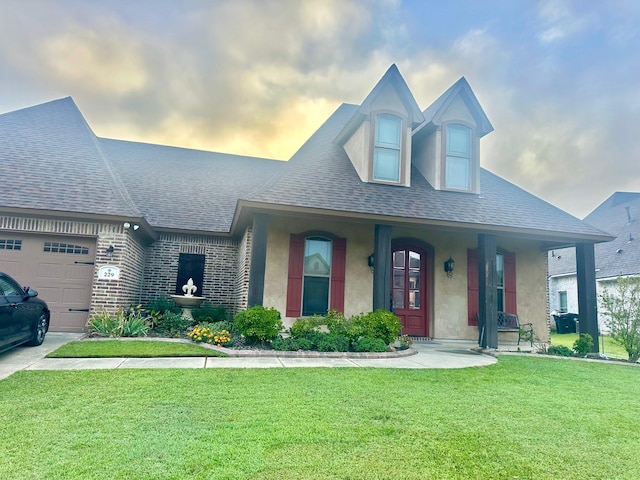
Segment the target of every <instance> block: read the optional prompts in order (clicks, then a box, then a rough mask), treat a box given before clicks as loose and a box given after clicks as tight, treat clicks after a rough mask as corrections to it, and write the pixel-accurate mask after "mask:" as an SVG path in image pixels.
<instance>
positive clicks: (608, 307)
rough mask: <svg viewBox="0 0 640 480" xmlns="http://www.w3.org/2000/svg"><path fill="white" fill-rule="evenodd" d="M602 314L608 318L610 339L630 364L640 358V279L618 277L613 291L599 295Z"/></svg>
mask: <svg viewBox="0 0 640 480" xmlns="http://www.w3.org/2000/svg"><path fill="white" fill-rule="evenodd" d="M600 303H601V305H602V313H603V314H604V315H606V316H608V317H609V320H608V321H607V324H608V326H609V329H610V330H611V338H612V339H613V340H615V341H616V342H617V343H619V344H620V345H622V346H623V347H624V349H625V350H626V352H627V355H628V356H629V361H630V362H633V363H635V362H637V361H638V358H640V279H638V278H622V277H618V279H617V280H616V283H615V288H614V290H613V291H611V292H608V291H605V292H604V293H603V294H602V295H600Z"/></svg>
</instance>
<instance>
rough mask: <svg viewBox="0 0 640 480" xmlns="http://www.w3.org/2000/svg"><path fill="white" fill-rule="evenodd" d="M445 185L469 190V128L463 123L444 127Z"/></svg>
mask: <svg viewBox="0 0 640 480" xmlns="http://www.w3.org/2000/svg"><path fill="white" fill-rule="evenodd" d="M445 162H446V163H445V187H446V188H451V189H455V190H471V129H470V128H469V127H466V126H464V125H448V126H447V128H446V160H445Z"/></svg>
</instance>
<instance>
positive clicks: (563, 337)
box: [551, 332, 629, 360]
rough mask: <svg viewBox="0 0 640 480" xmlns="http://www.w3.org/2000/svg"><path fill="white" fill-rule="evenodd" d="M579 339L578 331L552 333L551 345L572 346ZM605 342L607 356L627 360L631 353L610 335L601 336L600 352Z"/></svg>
mask: <svg viewBox="0 0 640 480" xmlns="http://www.w3.org/2000/svg"><path fill="white" fill-rule="evenodd" d="M577 339H578V334H577V333H562V334H558V333H553V332H552V333H551V345H564V346H566V347H569V348H572V347H573V343H574V342H575V341H576V340H577ZM603 342H604V353H605V355H607V357H610V358H620V359H623V360H627V359H628V358H629V355H628V354H627V352H626V350H625V349H624V348H623V347H622V346H621V345H620V344H619V343H617V342H615V341H614V340H613V339H612V338H611V337H609V336H608V335H607V336H605V335H601V336H600V352H601V353H602V352H603V348H602V347H603Z"/></svg>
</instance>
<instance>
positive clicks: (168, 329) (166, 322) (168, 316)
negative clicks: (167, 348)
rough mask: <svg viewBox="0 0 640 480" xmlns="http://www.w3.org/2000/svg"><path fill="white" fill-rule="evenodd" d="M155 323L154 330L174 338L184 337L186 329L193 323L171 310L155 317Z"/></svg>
mask: <svg viewBox="0 0 640 480" xmlns="http://www.w3.org/2000/svg"><path fill="white" fill-rule="evenodd" d="M154 323H155V326H154V328H153V330H154V331H155V332H156V333H158V334H159V335H163V336H166V337H173V338H178V337H182V336H183V335H184V333H185V331H186V330H187V329H188V328H189V327H190V326H191V325H192V323H191V321H190V320H188V319H186V318H184V317H183V316H182V315H181V314H179V313H173V312H170V311H167V312H164V313H163V314H161V315H158V316H157V317H156V318H155V319H154Z"/></svg>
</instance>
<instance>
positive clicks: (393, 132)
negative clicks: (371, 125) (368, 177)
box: [373, 114, 402, 182]
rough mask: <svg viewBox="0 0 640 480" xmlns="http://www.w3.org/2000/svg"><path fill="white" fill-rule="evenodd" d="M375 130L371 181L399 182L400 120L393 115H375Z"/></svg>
mask: <svg viewBox="0 0 640 480" xmlns="http://www.w3.org/2000/svg"><path fill="white" fill-rule="evenodd" d="M375 128H376V134H375V143H374V146H373V179H374V180H378V181H382V182H399V181H400V158H401V157H400V142H401V136H402V135H401V134H402V120H401V119H400V118H399V117H396V116H395V115H388V114H381V115H376V127H375Z"/></svg>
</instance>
